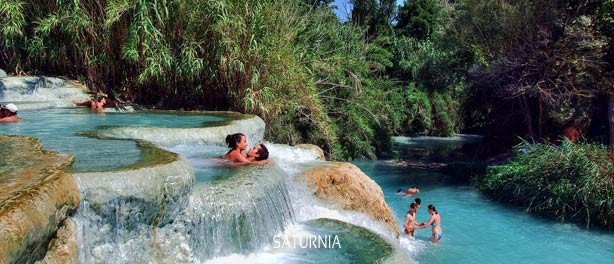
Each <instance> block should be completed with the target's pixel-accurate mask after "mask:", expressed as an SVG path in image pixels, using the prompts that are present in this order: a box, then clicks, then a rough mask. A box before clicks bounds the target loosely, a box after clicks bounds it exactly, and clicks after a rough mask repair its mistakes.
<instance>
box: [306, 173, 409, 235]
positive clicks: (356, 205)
mask: <svg viewBox="0 0 614 264" xmlns="http://www.w3.org/2000/svg"><path fill="white" fill-rule="evenodd" d="M298 178H304V179H305V180H306V181H307V183H308V184H309V186H310V187H311V188H312V189H313V191H314V194H315V196H317V197H318V198H321V199H324V200H327V201H329V202H332V203H333V204H335V205H337V206H339V207H341V208H343V209H345V210H353V211H358V212H361V213H364V214H366V215H369V216H370V217H372V218H373V219H375V220H377V221H379V222H381V223H382V224H383V225H384V226H386V227H387V228H388V229H389V230H390V231H391V232H392V233H393V234H394V235H395V236H396V237H398V236H399V230H398V228H397V225H396V223H395V221H394V218H393V216H392V212H391V211H390V207H388V204H386V201H385V200H384V193H383V191H382V188H381V187H380V186H379V185H378V184H377V183H376V182H375V181H373V180H372V179H371V178H369V176H367V175H366V174H364V173H363V172H362V171H361V170H360V169H359V168H358V167H356V166H355V165H353V164H350V163H345V162H331V163H324V164H323V165H320V166H318V167H315V168H313V169H310V170H308V171H306V172H303V173H302V174H301V175H299V176H298Z"/></svg>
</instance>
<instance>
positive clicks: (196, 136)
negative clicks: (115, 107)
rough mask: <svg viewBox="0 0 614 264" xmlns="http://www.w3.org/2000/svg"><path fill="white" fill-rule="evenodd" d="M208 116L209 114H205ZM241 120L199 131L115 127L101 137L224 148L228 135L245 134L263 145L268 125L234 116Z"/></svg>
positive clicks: (166, 144)
mask: <svg viewBox="0 0 614 264" xmlns="http://www.w3.org/2000/svg"><path fill="white" fill-rule="evenodd" d="M202 113H203V114H207V112H202ZM229 117H231V118H242V119H238V120H229V121H221V122H219V123H217V124H215V123H214V125H213V126H209V127H198V128H162V127H112V128H108V129H104V130H101V131H100V132H99V133H98V136H100V137H110V138H118V139H140V140H145V141H149V142H153V143H156V144H159V145H162V146H175V145H179V144H209V145H225V141H226V135H228V134H234V133H243V134H245V135H246V136H247V137H248V140H249V141H250V142H260V141H262V139H263V137H264V130H265V124H264V121H263V120H262V119H261V118H260V117H258V116H252V115H241V114H236V113H235V114H232V115H230V116H229Z"/></svg>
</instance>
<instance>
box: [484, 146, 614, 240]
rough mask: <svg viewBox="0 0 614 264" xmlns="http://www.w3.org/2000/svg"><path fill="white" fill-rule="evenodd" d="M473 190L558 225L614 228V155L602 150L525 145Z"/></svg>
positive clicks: (490, 172) (489, 173)
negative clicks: (572, 222)
mask: <svg viewBox="0 0 614 264" xmlns="http://www.w3.org/2000/svg"><path fill="white" fill-rule="evenodd" d="M515 151H516V156H515V157H514V158H513V159H512V160H511V161H510V162H509V163H507V164H504V165H500V166H493V167H490V168H489V169H488V172H487V174H486V175H485V176H483V177H478V178H476V179H475V184H476V186H477V187H478V188H479V189H480V190H482V191H484V192H486V193H488V194H490V195H492V196H493V197H495V198H497V199H501V200H504V201H509V202H512V203H513V204H516V205H519V206H523V207H526V211H527V212H529V213H536V214H539V215H545V216H548V217H552V218H555V219H557V220H560V221H574V222H579V223H584V224H586V226H587V227H589V226H599V227H606V228H608V229H612V228H614V153H612V151H611V150H608V149H607V147H606V146H605V145H599V144H590V143H582V144H572V143H570V142H569V141H567V140H565V141H564V142H563V143H562V144H561V145H560V146H556V145H552V144H542V143H536V144H532V143H529V142H523V143H521V144H520V145H518V146H516V149H515Z"/></svg>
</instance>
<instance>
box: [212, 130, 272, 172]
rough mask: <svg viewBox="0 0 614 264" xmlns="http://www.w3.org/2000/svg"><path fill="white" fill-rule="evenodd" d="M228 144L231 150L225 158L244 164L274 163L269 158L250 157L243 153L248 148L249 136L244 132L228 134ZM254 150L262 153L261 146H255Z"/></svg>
mask: <svg viewBox="0 0 614 264" xmlns="http://www.w3.org/2000/svg"><path fill="white" fill-rule="evenodd" d="M226 144H228V147H229V148H230V150H229V151H228V153H226V155H224V156H223V157H222V158H224V159H227V160H230V161H234V162H240V163H244V164H256V165H260V164H270V165H272V163H271V162H270V161H268V160H258V159H256V158H250V157H248V156H247V154H245V153H243V151H245V150H246V149H247V137H246V136H245V135H244V134H242V133H236V134H232V135H228V136H226ZM252 150H254V151H252V152H254V153H256V152H258V153H260V151H259V150H260V149H259V148H256V147H254V148H252ZM266 156H267V158H268V151H267V153H266Z"/></svg>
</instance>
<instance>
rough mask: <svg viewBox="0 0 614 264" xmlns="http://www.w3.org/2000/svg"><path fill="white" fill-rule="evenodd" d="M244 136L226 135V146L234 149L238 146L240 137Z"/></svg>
mask: <svg viewBox="0 0 614 264" xmlns="http://www.w3.org/2000/svg"><path fill="white" fill-rule="evenodd" d="M244 136H245V135H243V133H235V134H232V135H228V136H226V144H228V147H229V148H231V149H236V148H237V146H238V145H239V142H241V137H244Z"/></svg>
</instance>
